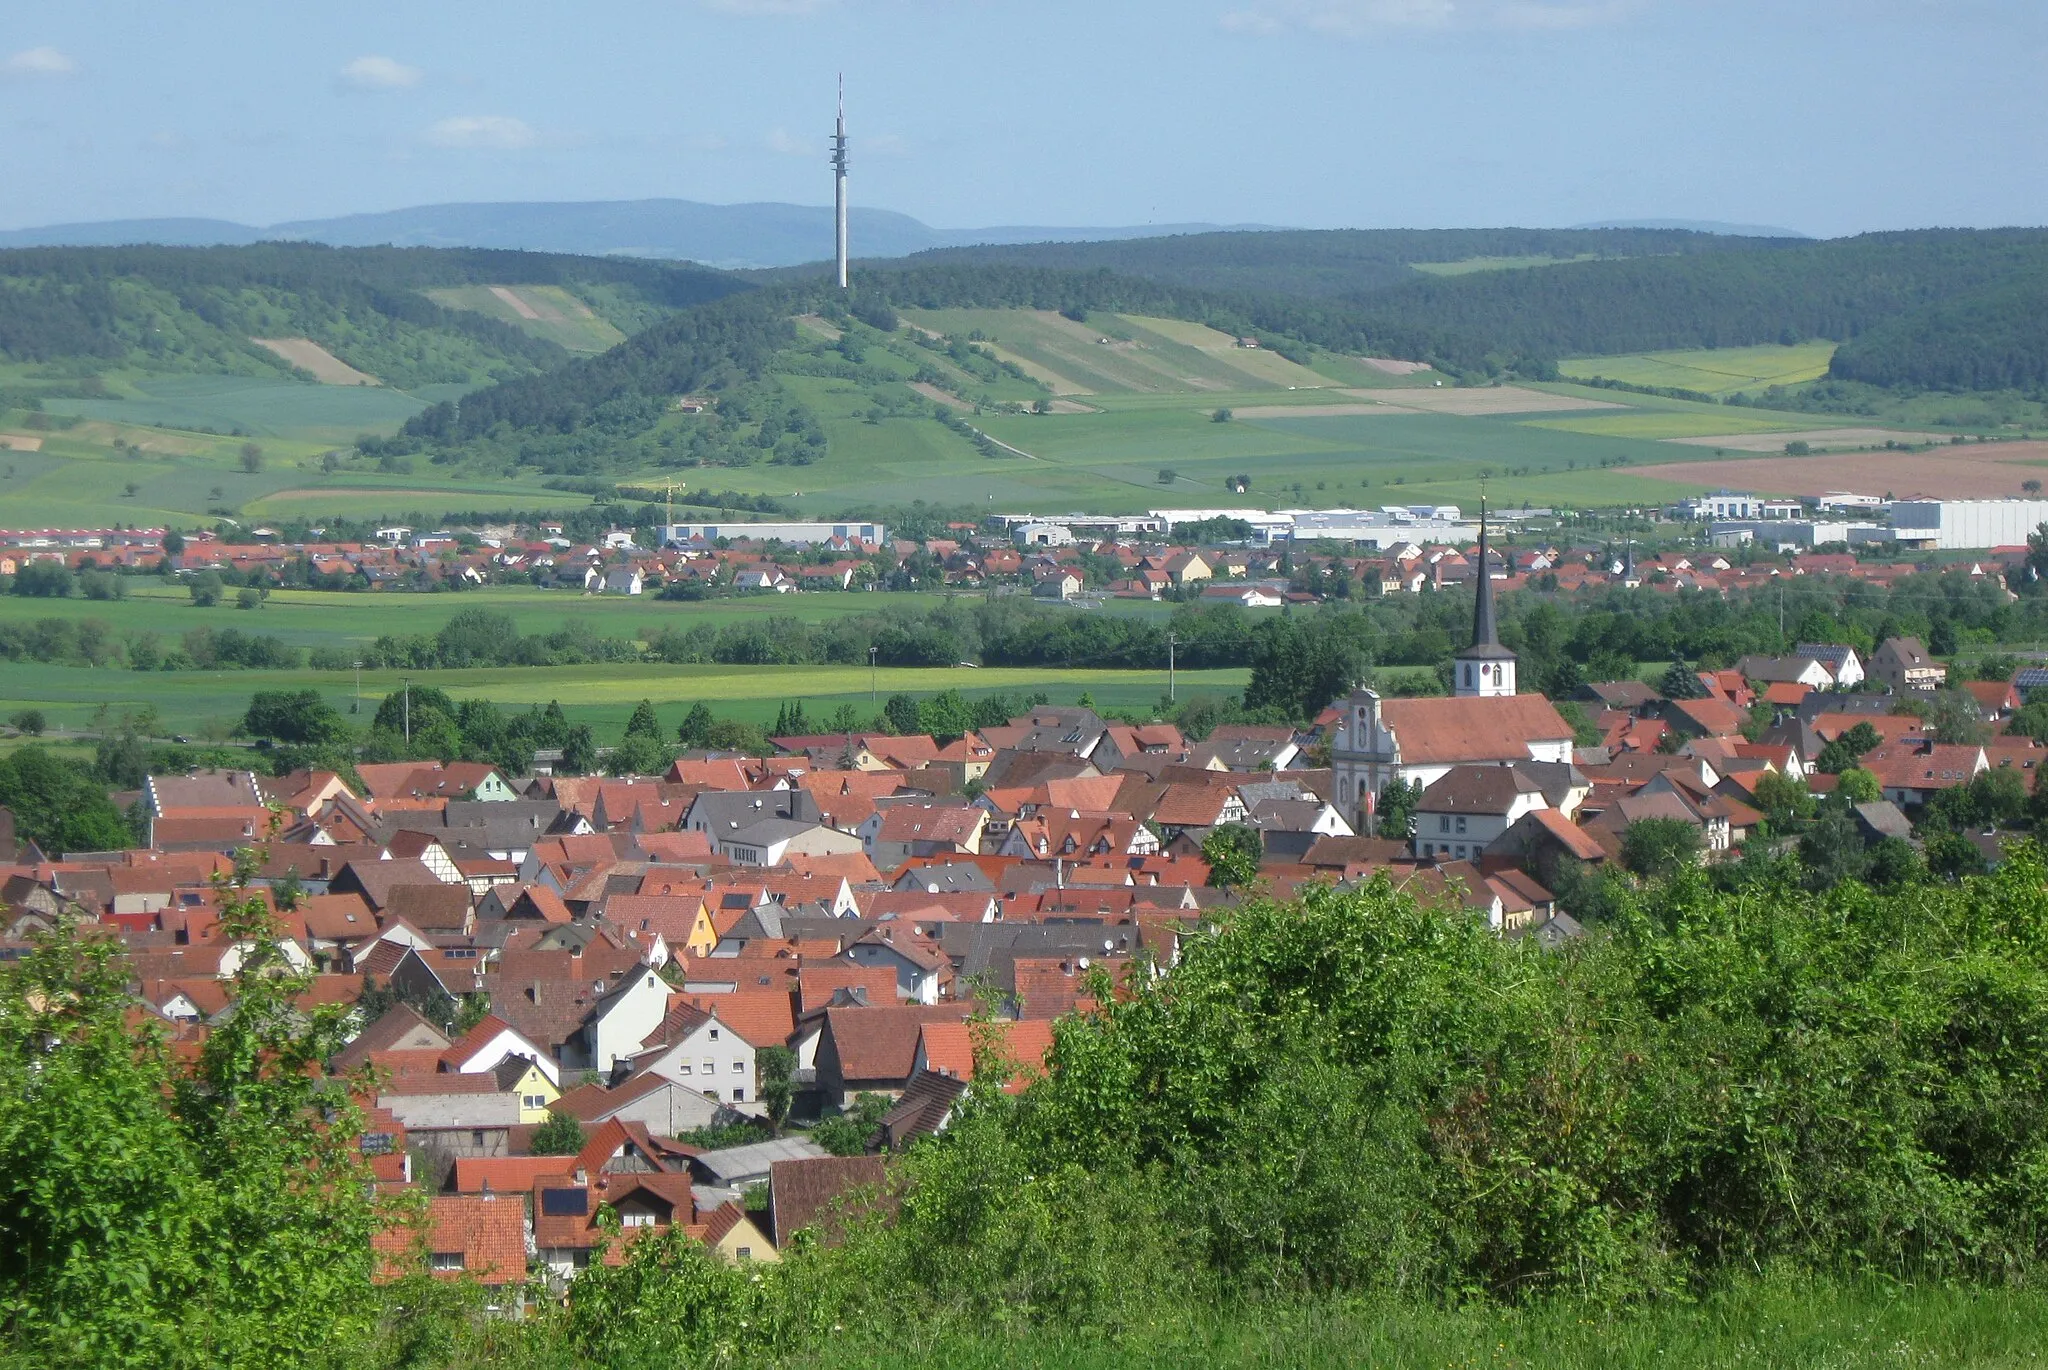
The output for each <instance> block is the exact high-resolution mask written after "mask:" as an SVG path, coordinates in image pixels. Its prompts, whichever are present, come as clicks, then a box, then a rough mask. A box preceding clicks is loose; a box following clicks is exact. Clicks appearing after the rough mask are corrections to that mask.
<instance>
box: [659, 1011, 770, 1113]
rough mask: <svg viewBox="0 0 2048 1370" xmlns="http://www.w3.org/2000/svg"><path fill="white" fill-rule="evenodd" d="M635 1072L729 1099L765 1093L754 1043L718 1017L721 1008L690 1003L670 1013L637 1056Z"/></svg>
mask: <svg viewBox="0 0 2048 1370" xmlns="http://www.w3.org/2000/svg"><path fill="white" fill-rule="evenodd" d="M664 1037H665V1038H666V1039H667V1040H660V1039H662V1038H664ZM633 1073H634V1074H635V1075H636V1076H638V1075H658V1076H660V1077H661V1078H663V1079H665V1080H673V1081H675V1082H676V1083H677V1084H679V1085H683V1086H685V1087H687V1088H690V1089H694V1090H696V1091H697V1092H698V1093H699V1094H702V1095H703V1096H704V1097H705V1098H707V1099H714V1100H717V1101H718V1102H720V1103H725V1104H752V1103H756V1102H758V1101H759V1098H760V1091H759V1086H758V1084H757V1081H756V1076H755V1061H754V1048H753V1045H752V1044H751V1043H750V1042H748V1041H747V1040H746V1039H745V1038H744V1037H742V1036H740V1034H739V1033H737V1032H735V1031H734V1030H733V1029H732V1027H731V1026H730V1025H729V1024H727V1023H725V1022H724V1021H722V1020H721V1019H720V1018H719V1016H718V1010H717V1008H716V1007H713V1008H710V1009H695V1008H690V1007H688V1006H687V1005H686V1006H684V1007H682V1008H679V1009H677V1010H676V1011H675V1012H674V1013H671V1014H669V1015H668V1016H667V1018H666V1019H665V1020H664V1021H663V1023H662V1024H661V1026H660V1027H659V1028H657V1030H656V1031H655V1032H654V1033H653V1034H652V1038H651V1040H650V1044H649V1045H648V1046H647V1047H646V1049H644V1050H642V1051H640V1052H639V1053H637V1054H636V1055H635V1056H634V1057H633Z"/></svg>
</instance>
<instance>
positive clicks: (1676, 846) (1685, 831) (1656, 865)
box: [1621, 818, 1702, 880]
mask: <svg viewBox="0 0 2048 1370" xmlns="http://www.w3.org/2000/svg"><path fill="white" fill-rule="evenodd" d="M1701 847H1702V843H1701V841H1700V830H1699V828H1698V827H1697V826H1695V825H1694V824H1691V823H1688V822H1686V821H1685V820H1684V819H1682V818H1642V819H1638V820H1636V821H1635V822H1633V823H1631V824H1629V825H1628V830H1627V831H1626V832H1624V833H1622V835H1621V860H1622V864H1623V865H1625V866H1627V867H1628V868H1629V869H1630V870H1632V871H1634V872H1635V873H1636V874H1637V875H1640V876H1642V877H1644V878H1645V879H1652V880H1654V879H1666V878H1669V877H1670V876H1673V875H1676V874H1677V873H1678V872H1679V871H1681V870H1683V869H1685V868H1686V867H1687V866H1692V865H1697V864H1698V863H1699V858H1700V851H1701Z"/></svg>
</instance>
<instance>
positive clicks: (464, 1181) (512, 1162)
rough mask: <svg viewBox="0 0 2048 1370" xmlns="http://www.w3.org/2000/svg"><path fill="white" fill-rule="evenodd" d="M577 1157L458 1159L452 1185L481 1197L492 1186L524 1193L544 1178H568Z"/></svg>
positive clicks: (461, 1190) (474, 1157) (481, 1157)
mask: <svg viewBox="0 0 2048 1370" xmlns="http://www.w3.org/2000/svg"><path fill="white" fill-rule="evenodd" d="M575 1166H576V1158H575V1157H574V1156H458V1157H456V1158H455V1173H454V1175H453V1176H452V1178H451V1180H450V1183H452V1184H453V1185H454V1187H455V1192H456V1193H458V1194H481V1193H482V1192H483V1190H484V1186H485V1185H489V1186H490V1187H491V1188H492V1189H493V1190H494V1191H496V1192H497V1193H500V1194H514V1195H518V1194H524V1193H527V1192H528V1191H530V1190H532V1188H533V1187H534V1186H535V1185H536V1184H538V1183H539V1182H540V1181H542V1180H544V1179H548V1178H550V1177H552V1176H558V1175H559V1176H562V1177H565V1178H566V1177H567V1176H568V1174H569V1172H570V1171H571V1170H573V1169H574V1168H575Z"/></svg>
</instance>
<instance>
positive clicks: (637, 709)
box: [626, 699, 662, 742]
mask: <svg viewBox="0 0 2048 1370" xmlns="http://www.w3.org/2000/svg"><path fill="white" fill-rule="evenodd" d="M626 736H627V737H634V736H640V737H649V738H653V739H654V740H655V741H656V742H659V741H661V740H662V731H661V720H660V719H658V718H656V717H655V716H654V705H653V704H652V703H651V702H650V701H648V700H645V699H643V700H641V701H640V702H639V703H638V704H636V705H634V706H633V715H632V717H630V718H628V719H627V720H626Z"/></svg>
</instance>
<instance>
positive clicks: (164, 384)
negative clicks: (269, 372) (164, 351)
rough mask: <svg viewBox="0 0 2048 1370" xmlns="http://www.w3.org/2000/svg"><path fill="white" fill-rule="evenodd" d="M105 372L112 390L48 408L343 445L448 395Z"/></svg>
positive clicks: (55, 400) (56, 399)
mask: <svg viewBox="0 0 2048 1370" xmlns="http://www.w3.org/2000/svg"><path fill="white" fill-rule="evenodd" d="M101 379H102V381H103V382H105V383H106V385H107V389H108V392H109V393H108V394H107V396H106V397H105V398H96V399H80V398H75V397H69V396H52V397H49V398H46V399H45V400H44V401H43V407H44V408H46V409H48V410H50V411H51V412H52V413H57V414H78V415H83V416H84V417H86V418H94V419H106V420H109V421H111V422H115V423H127V424H136V425H140V426H144V427H162V428H191V429H211V430H213V431H215V432H219V433H234V434H247V435H249V436H251V437H257V438H302V439H305V440H307V441H310V442H325V443H329V444H338V443H346V442H351V441H353V440H354V439H355V437H356V435H357V434H359V433H384V432H390V431H391V430H393V429H395V428H397V426H398V425H399V424H401V423H404V422H405V421H406V420H407V419H409V418H411V417H412V416H413V415H414V414H417V413H418V412H419V411H420V410H422V409H424V408H426V407H427V404H428V402H429V401H430V400H434V399H444V398H446V396H445V395H440V394H427V393H426V392H422V394H423V395H425V398H421V397H418V396H414V395H409V394H405V393H403V392H401V391H397V390H392V389H390V388H388V387H385V386H351V385H307V384H304V383H302V382H299V381H290V380H284V379H281V378H280V379H277V380H271V379H268V378H263V377H254V376H192V375H168V376H158V375H148V374H124V373H108V374H106V375H103V376H102V377H101ZM436 388H437V389H438V387H436ZM457 393H460V392H459V391H458V392H457Z"/></svg>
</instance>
